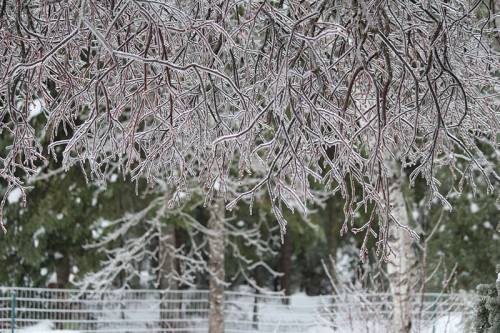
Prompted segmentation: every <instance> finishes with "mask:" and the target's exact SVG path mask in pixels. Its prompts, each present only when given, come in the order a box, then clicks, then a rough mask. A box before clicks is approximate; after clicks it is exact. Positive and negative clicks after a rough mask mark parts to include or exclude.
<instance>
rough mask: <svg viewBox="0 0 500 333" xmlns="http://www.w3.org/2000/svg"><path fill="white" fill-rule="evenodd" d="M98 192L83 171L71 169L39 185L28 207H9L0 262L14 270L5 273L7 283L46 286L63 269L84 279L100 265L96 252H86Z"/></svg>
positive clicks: (0, 278)
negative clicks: (84, 274)
mask: <svg viewBox="0 0 500 333" xmlns="http://www.w3.org/2000/svg"><path fill="white" fill-rule="evenodd" d="M94 190H95V187H93V186H86V184H85V180H84V178H83V176H82V174H81V172H80V170H70V171H68V172H67V173H61V174H60V175H57V176H54V177H51V178H49V179H47V180H41V181H38V182H36V190H32V191H28V192H27V193H26V195H27V201H28V206H24V204H23V203H22V202H13V203H11V204H10V205H8V207H7V209H6V211H5V213H6V221H7V227H8V233H7V235H5V236H3V237H2V241H1V242H0V263H1V265H2V266H3V267H9V269H4V270H2V271H1V272H0V281H1V283H2V284H10V285H18V286H35V287H45V286H46V283H47V279H48V278H49V277H50V275H51V272H55V271H56V270H58V266H59V269H63V270H66V271H67V272H68V273H71V274H74V275H78V274H81V273H82V272H84V271H86V270H88V269H91V268H93V267H95V266H96V265H98V264H99V260H96V259H97V257H96V256H95V253H94V252H93V251H86V250H84V249H83V247H82V245H84V244H86V243H88V242H89V241H91V240H92V228H91V227H90V226H91V223H92V222H93V221H94V219H95V218H96V209H95V202H93V200H92V193H93V191H94ZM68 259H69V260H68ZM61 265H65V266H68V265H70V266H69V267H60V266H61Z"/></svg>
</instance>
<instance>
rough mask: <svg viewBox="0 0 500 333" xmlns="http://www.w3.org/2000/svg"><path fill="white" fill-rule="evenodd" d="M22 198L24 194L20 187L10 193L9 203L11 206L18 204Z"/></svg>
mask: <svg viewBox="0 0 500 333" xmlns="http://www.w3.org/2000/svg"><path fill="white" fill-rule="evenodd" d="M22 196H23V192H22V191H21V189H20V188H19V187H16V188H15V189H13V190H12V191H10V193H9V195H8V196H7V201H8V202H9V204H14V203H18V202H19V199H21V197H22Z"/></svg>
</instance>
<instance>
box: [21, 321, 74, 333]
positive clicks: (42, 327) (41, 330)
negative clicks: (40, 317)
mask: <svg viewBox="0 0 500 333" xmlns="http://www.w3.org/2000/svg"><path fill="white" fill-rule="evenodd" d="M16 332H18V333H28V332H32V333H34V332H36V333H47V332H57V333H78V331H73V330H57V331H56V330H55V325H54V323H53V322H51V321H49V320H45V321H42V322H40V323H38V324H36V325H34V326H30V327H27V328H23V329H21V330H16Z"/></svg>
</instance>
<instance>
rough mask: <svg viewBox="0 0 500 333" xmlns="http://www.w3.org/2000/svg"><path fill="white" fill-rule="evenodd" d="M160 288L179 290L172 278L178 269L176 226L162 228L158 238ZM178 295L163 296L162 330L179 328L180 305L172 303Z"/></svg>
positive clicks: (163, 289)
mask: <svg viewBox="0 0 500 333" xmlns="http://www.w3.org/2000/svg"><path fill="white" fill-rule="evenodd" d="M158 238H159V239H158V246H159V248H158V264H159V271H158V288H159V290H162V291H165V290H177V282H176V281H175V280H174V279H173V278H172V276H171V275H172V273H173V272H174V271H175V269H176V266H175V264H176V262H175V257H174V255H173V250H174V248H175V233H174V226H173V225H172V224H169V225H167V226H161V227H160V235H159V237H158ZM176 296H177V294H173V293H168V292H167V293H165V294H162V302H161V305H160V309H161V311H160V319H161V324H160V325H161V327H162V328H171V329H173V328H178V319H179V318H178V317H179V313H180V309H179V308H178V305H179V304H180V303H177V302H170V300H172V299H173V300H174V301H175V300H176Z"/></svg>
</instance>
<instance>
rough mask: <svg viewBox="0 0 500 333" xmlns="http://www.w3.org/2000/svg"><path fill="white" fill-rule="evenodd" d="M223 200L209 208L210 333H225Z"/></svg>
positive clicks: (219, 199) (214, 202)
mask: <svg viewBox="0 0 500 333" xmlns="http://www.w3.org/2000/svg"><path fill="white" fill-rule="evenodd" d="M225 211H226V209H225V206H224V200H223V199H222V198H216V199H214V200H213V202H212V205H210V207H209V214H210V217H209V219H208V228H209V229H210V234H209V235H208V244H209V247H210V262H209V265H210V272H211V277H210V295H209V309H208V333H222V332H224V277H225V271H224V250H225V249H224V241H225V231H224V218H225V216H224V215H225Z"/></svg>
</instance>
